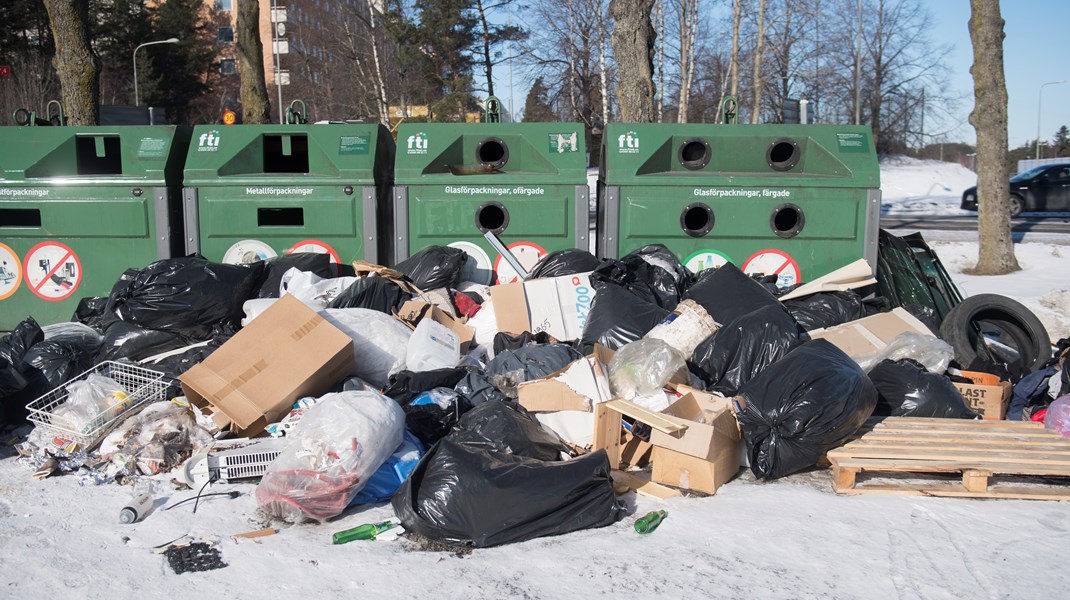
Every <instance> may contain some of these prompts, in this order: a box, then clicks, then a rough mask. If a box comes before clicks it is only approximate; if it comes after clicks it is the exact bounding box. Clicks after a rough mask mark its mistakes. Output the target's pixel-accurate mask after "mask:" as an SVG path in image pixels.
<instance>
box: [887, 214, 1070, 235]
mask: <svg viewBox="0 0 1070 600" xmlns="http://www.w3.org/2000/svg"><path fill="white" fill-rule="evenodd" d="M1011 223H1012V225H1011V230H1012V231H1013V232H1014V233H1016V234H1022V235H1024V234H1027V233H1028V234H1033V233H1056V234H1058V233H1062V234H1070V215H1059V216H1044V217H1039V216H1028V215H1027V216H1022V217H1018V218H1017V219H1013V220H1012V221H1011ZM881 227H882V228H883V229H922V230H942V231H977V217H949V216H917V217H912V216H903V215H894V216H887V217H881Z"/></svg>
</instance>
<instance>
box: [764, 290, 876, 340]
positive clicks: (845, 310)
mask: <svg viewBox="0 0 1070 600" xmlns="http://www.w3.org/2000/svg"><path fill="white" fill-rule="evenodd" d="M784 306H785V307H787V309H788V312H790V313H791V316H793V317H795V320H796V321H797V322H798V323H799V325H800V326H801V327H802V328H803V329H804V330H806V331H813V330H814V329H821V328H823V327H833V326H835V325H842V324H844V323H847V322H848V321H854V320H856V319H861V318H862V317H864V316H866V310H865V307H864V306H863V305H862V297H861V296H859V295H858V294H857V293H855V292H852V291H849V290H848V291H845V292H819V293H817V294H811V295H809V296H804V297H802V298H795V299H794V300H788V301H787V302H785V303H784Z"/></svg>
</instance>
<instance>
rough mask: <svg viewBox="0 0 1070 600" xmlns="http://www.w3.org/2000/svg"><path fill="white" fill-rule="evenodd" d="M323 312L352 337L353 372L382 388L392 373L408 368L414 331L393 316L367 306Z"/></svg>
mask: <svg viewBox="0 0 1070 600" xmlns="http://www.w3.org/2000/svg"><path fill="white" fill-rule="evenodd" d="M320 314H321V315H323V318H324V319H326V320H327V321H328V322H330V324H331V325H334V326H335V327H337V328H338V329H341V330H342V331H343V332H344V333H345V334H346V335H348V336H349V337H350V338H352V340H353V356H354V357H355V358H356V369H355V370H354V371H353V375H356V376H357V377H360V378H361V379H363V380H364V381H367V382H368V383H370V384H372V385H374V386H376V387H380V388H381V387H383V386H385V385H386V384H387V383H388V382H389V381H390V376H391V375H393V374H394V373H397V372H398V371H402V370H404V369H405V352H406V351H407V349H408V346H409V338H410V337H411V336H412V332H411V331H409V328H408V327H405V326H404V325H402V324H401V323H399V322H398V320H397V319H395V318H394V317H391V316H390V315H388V314H386V313H381V312H379V311H377V310H371V309H368V308H328V309H325V310H322V311H320Z"/></svg>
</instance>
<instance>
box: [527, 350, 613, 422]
mask: <svg viewBox="0 0 1070 600" xmlns="http://www.w3.org/2000/svg"><path fill="white" fill-rule="evenodd" d="M612 357H613V351H612V350H609V349H608V348H605V347H603V346H599V345H596V346H595V348H594V352H593V353H591V354H590V355H588V356H586V357H584V358H581V359H579V360H577V361H574V362H572V363H570V364H569V365H568V366H566V367H565V368H564V369H561V370H560V371H557V372H556V373H551V374H550V375H548V376H546V377H544V378H542V379H537V380H534V381H525V382H523V383H521V384H520V385H518V386H517V400H518V401H519V402H520V406H523V407H524V408H526V409H527V410H529V411H531V412H555V411H559V410H580V411H587V412H590V411H591V410H592V408H593V406H594V405H595V404H598V403H599V402H605V401H607V400H609V399H610V398H611V395H610V391H609V368H608V367H607V366H606V365H608V364H609V360H610V359H611V358H612Z"/></svg>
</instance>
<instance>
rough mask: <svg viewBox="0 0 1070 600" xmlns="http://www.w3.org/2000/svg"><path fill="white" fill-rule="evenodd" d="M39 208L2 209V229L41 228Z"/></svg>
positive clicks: (0, 220)
mask: <svg viewBox="0 0 1070 600" xmlns="http://www.w3.org/2000/svg"><path fill="white" fill-rule="evenodd" d="M40 226H41V209H39V208H0V227H40Z"/></svg>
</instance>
